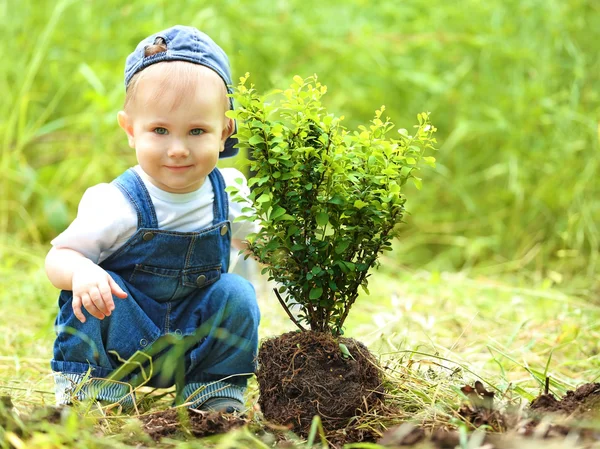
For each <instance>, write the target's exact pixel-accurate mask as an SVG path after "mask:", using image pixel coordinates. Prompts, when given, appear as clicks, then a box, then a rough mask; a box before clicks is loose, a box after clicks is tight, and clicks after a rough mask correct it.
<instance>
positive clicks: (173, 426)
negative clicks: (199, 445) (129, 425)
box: [140, 408, 248, 441]
mask: <svg viewBox="0 0 600 449" xmlns="http://www.w3.org/2000/svg"><path fill="white" fill-rule="evenodd" d="M140 420H141V421H142V428H143V429H144V431H145V432H146V433H147V434H148V435H150V437H151V438H152V439H153V440H155V441H158V440H160V439H161V438H163V437H168V436H173V435H176V434H188V435H190V434H191V435H192V436H194V437H196V438H200V437H207V436H210V435H215V434H219V433H226V432H228V431H230V430H233V429H236V428H238V427H242V426H244V425H245V424H247V423H248V421H247V420H246V419H244V418H242V417H239V416H237V415H227V414H221V413H219V412H203V411H198V410H187V409H184V410H178V409H172V408H171V409H167V410H163V411H160V412H155V413H151V414H148V415H142V416H140Z"/></svg>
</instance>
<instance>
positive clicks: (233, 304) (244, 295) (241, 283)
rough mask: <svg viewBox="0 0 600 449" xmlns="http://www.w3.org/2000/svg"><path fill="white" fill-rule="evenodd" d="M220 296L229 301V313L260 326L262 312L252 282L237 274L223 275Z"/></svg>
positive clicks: (220, 281)
mask: <svg viewBox="0 0 600 449" xmlns="http://www.w3.org/2000/svg"><path fill="white" fill-rule="evenodd" d="M219 283H220V290H221V291H220V292H219V293H218V296H220V297H221V298H222V299H225V298H226V300H227V309H228V311H229V313H231V314H233V315H235V316H238V317H242V318H244V319H245V320H249V321H254V322H256V324H258V321H259V320H260V310H259V308H258V302H257V301H256V291H255V290H254V287H253V286H252V284H251V283H250V282H248V281H247V280H246V279H244V278H243V277H241V276H238V275H237V274H232V273H227V274H223V275H222V277H221V279H220V280H219Z"/></svg>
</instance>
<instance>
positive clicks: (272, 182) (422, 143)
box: [229, 74, 436, 335]
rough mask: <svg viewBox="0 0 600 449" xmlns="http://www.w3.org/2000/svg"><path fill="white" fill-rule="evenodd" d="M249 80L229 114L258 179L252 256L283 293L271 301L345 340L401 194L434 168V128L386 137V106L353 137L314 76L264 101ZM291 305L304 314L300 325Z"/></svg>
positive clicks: (386, 243) (395, 219) (390, 234)
mask: <svg viewBox="0 0 600 449" xmlns="http://www.w3.org/2000/svg"><path fill="white" fill-rule="evenodd" d="M247 80H248V74H246V76H245V77H242V78H241V79H240V84H239V86H238V87H237V88H236V90H235V92H234V94H233V98H234V100H235V101H236V110H235V111H231V112H230V113H229V115H230V116H231V117H234V118H236V119H237V124H238V133H237V138H238V140H239V147H240V148H242V149H243V148H247V149H248V151H249V153H250V154H251V155H252V159H253V161H252V164H251V170H253V171H254V172H255V173H256V175H255V176H254V177H253V178H251V179H250V180H249V185H250V186H251V187H252V186H253V190H252V194H251V199H252V200H253V201H254V208H246V209H244V211H243V212H244V213H245V214H246V215H245V217H240V218H241V219H246V220H258V221H259V222H260V224H261V226H262V228H261V230H260V231H259V232H258V233H257V234H254V235H251V236H249V238H248V240H249V242H250V246H249V247H250V253H251V254H252V255H253V256H254V257H255V258H256V259H257V260H258V261H259V262H261V263H262V264H264V265H265V268H264V269H263V273H264V272H268V273H269V280H275V281H276V282H278V283H279V284H281V288H280V289H279V291H277V290H276V291H275V293H276V294H277V297H278V299H279V301H280V302H281V304H282V306H283V307H284V309H285V310H286V312H287V313H288V315H289V316H290V318H291V319H292V320H293V321H294V322H295V323H296V324H297V325H298V326H299V327H300V328H301V329H302V330H305V329H304V327H303V326H302V324H301V323H302V322H304V323H307V324H308V325H309V327H310V329H311V330H314V331H319V332H331V333H332V334H333V335H340V334H342V333H343V325H344V322H345V320H346V318H347V317H348V313H349V311H350V309H351V307H352V305H353V304H354V302H355V301H356V298H357V296H358V291H359V287H362V288H363V289H364V290H365V291H367V292H368V290H367V281H368V277H369V270H370V269H371V268H372V267H374V266H376V265H377V264H378V260H377V259H378V256H379V255H380V254H381V253H382V252H383V251H389V250H391V245H392V239H393V238H394V236H395V235H396V230H397V225H398V224H399V223H401V222H402V217H403V215H404V211H405V209H404V204H405V202H406V199H405V197H404V195H402V193H401V192H402V188H403V186H404V185H405V184H406V182H407V181H408V180H409V179H412V180H413V182H414V183H415V185H416V186H417V187H418V188H420V187H421V179H420V178H418V177H417V176H415V172H416V171H417V170H418V166H419V163H420V162H425V163H427V164H429V165H433V164H434V163H435V159H434V158H433V157H431V156H424V155H423V153H424V152H425V150H427V149H434V147H433V144H435V142H436V141H435V139H434V138H433V137H432V135H433V133H434V132H435V131H436V129H435V128H434V127H433V126H432V125H431V123H430V121H429V116H428V114H427V113H421V114H419V115H418V116H417V118H418V122H419V124H418V125H417V126H415V128H416V131H415V132H414V133H412V134H411V133H409V132H408V131H406V130H405V129H399V130H398V134H397V136H396V137H395V138H394V137H388V134H389V133H390V132H391V131H392V130H393V129H394V124H393V123H392V122H390V121H389V119H387V118H385V119H383V118H382V116H383V112H384V110H385V108H384V107H383V106H382V107H381V109H380V110H378V111H376V113H375V118H374V119H373V120H372V121H371V122H370V124H369V125H368V126H359V127H358V130H357V131H352V132H350V131H348V130H347V129H346V128H345V127H344V126H343V125H342V124H341V122H342V120H343V117H339V118H338V117H335V116H334V115H332V114H328V113H327V112H326V110H325V108H324V107H323V105H322V104H321V97H322V96H323V95H324V94H325V93H326V91H327V88H326V86H324V85H322V84H320V83H319V82H318V81H317V77H316V75H315V76H311V77H308V78H306V79H302V78H301V77H299V76H296V77H294V83H293V84H292V85H291V87H290V88H289V89H287V90H285V91H283V92H282V91H277V92H273V93H271V94H269V95H267V96H264V97H263V96H261V95H259V94H258V93H257V92H256V90H255V89H254V86H253V85H250V87H247V86H246V82H247ZM269 97H272V98H273V101H271V102H267V101H266V100H267V98H269ZM233 193H235V189H233ZM281 293H284V295H285V298H282V297H281V295H280V294H281ZM291 304H298V305H299V307H300V313H299V320H296V319H295V317H294V316H293V315H292V313H291V312H290V306H291Z"/></svg>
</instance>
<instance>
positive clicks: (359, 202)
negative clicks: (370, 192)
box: [354, 200, 367, 209]
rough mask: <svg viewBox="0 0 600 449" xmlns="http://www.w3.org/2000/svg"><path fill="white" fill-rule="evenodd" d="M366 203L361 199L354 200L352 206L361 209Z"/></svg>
mask: <svg viewBox="0 0 600 449" xmlns="http://www.w3.org/2000/svg"><path fill="white" fill-rule="evenodd" d="M366 205H367V203H365V202H364V201H362V200H356V201H355V202H354V207H356V208H357V209H362V208H363V207H365V206H366Z"/></svg>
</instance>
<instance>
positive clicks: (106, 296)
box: [100, 284, 115, 312]
mask: <svg viewBox="0 0 600 449" xmlns="http://www.w3.org/2000/svg"><path fill="white" fill-rule="evenodd" d="M100 296H102V300H103V301H104V304H106V308H107V309H108V311H109V312H112V311H113V310H115V302H114V301H113V295H112V292H111V291H110V287H109V286H108V284H104V285H103V286H102V287H100Z"/></svg>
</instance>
